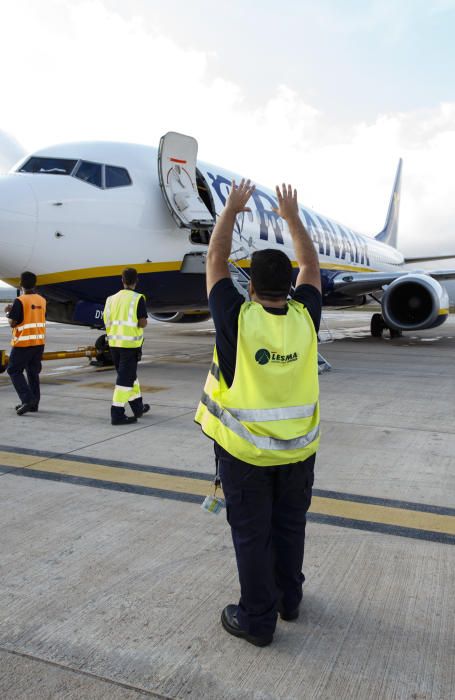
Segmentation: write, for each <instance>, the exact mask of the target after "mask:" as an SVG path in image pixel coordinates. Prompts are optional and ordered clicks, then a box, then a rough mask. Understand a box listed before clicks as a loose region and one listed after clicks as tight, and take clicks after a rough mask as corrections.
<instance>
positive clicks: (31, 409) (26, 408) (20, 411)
mask: <svg viewBox="0 0 455 700" xmlns="http://www.w3.org/2000/svg"><path fill="white" fill-rule="evenodd" d="M37 410H38V409H37V408H36V404H35V403H21V404H20V405H19V406H17V407H16V413H17V415H18V416H23V415H24V413H35V412H36V411H37Z"/></svg>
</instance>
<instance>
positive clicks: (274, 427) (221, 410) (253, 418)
mask: <svg viewBox="0 0 455 700" xmlns="http://www.w3.org/2000/svg"><path fill="white" fill-rule="evenodd" d="M317 357H318V356H317V335H316V331H315V329H314V325H313V321H312V320H311V317H310V314H309V313H308V311H307V309H306V308H305V306H304V305H303V304H301V303H300V302H297V301H294V300H292V301H290V302H289V303H288V311H287V314H286V315H276V314H271V313H269V312H267V311H266V310H265V309H264V308H263V307H262V306H261V304H258V303H257V302H245V303H244V304H242V307H241V309H240V315H239V320H238V341H237V356H236V365H235V375H234V381H233V383H232V386H231V387H228V386H227V384H226V382H225V380H224V377H223V374H222V372H221V371H220V368H219V365H218V357H217V352H216V348H215V350H214V354H213V363H212V367H211V369H210V371H209V374H208V376H207V381H206V383H205V387H204V391H203V394H202V398H201V401H200V403H199V406H198V409H197V412H196V416H195V421H196V422H197V423H199V424H200V426H201V428H202V430H203V432H204V433H205V434H206V435H208V436H209V437H211V438H212V439H213V440H215V441H216V442H217V443H218V444H219V445H221V447H223V448H224V449H225V450H226V451H227V452H229V454H231V455H233V456H234V457H236V458H237V459H241V460H243V461H244V462H248V463H249V464H254V465H257V466H259V467H269V466H276V465H279V464H289V463H292V462H300V461H303V460H305V459H307V458H308V457H310V456H311V455H312V454H314V453H315V452H316V451H317V449H318V446H319V381H318V361H317Z"/></svg>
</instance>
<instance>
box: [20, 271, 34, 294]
mask: <svg viewBox="0 0 455 700" xmlns="http://www.w3.org/2000/svg"><path fill="white" fill-rule="evenodd" d="M35 286H36V275H35V274H34V273H33V272H23V273H22V275H21V287H22V288H23V289H25V291H26V292H29V291H30V290H31V289H33V288H34V287H35Z"/></svg>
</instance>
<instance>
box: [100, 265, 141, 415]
mask: <svg viewBox="0 0 455 700" xmlns="http://www.w3.org/2000/svg"><path fill="white" fill-rule="evenodd" d="M137 280H138V275H137V271H136V270H135V269H134V268H133V267H128V268H126V269H125V270H123V273H122V283H123V289H122V290H121V291H119V292H117V294H114V295H113V296H110V297H108V298H107V299H106V304H105V307H104V325H105V327H106V333H107V340H108V343H109V347H110V351H111V355H112V359H113V361H114V365H115V369H116V370H117V380H116V384H115V388H114V396H113V398H112V406H111V422H112V425H127V424H129V423H135V422H136V421H137V419H138V418H140V417H141V416H143V415H144V413H147V412H148V411H149V410H150V406H149V404H147V403H143V401H142V395H141V388H140V386H139V380H138V378H137V363H138V362H139V360H140V358H141V355H142V344H143V342H144V328H145V327H146V325H147V307H146V305H145V298H144V296H143V295H142V294H138V293H137V292H136V291H135V289H136V285H137ZM128 403H129V405H130V407H131V410H132V411H133V415H132V416H127V415H126V413H125V407H126V405H127V404H128Z"/></svg>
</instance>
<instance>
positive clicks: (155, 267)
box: [4, 260, 377, 313]
mask: <svg viewBox="0 0 455 700" xmlns="http://www.w3.org/2000/svg"><path fill="white" fill-rule="evenodd" d="M236 265H238V266H239V267H246V268H248V267H250V261H249V260H240V261H239V262H237V263H236ZM292 265H293V267H298V265H297V263H296V262H295V260H294V261H292ZM125 267H134V268H136V270H137V271H138V272H139V273H141V272H172V271H175V270H177V271H178V270H180V268H181V267H182V261H181V260H170V261H167V262H150V263H130V264H128V265H126V264H123V265H108V266H103V267H85V268H81V269H78V270H64V271H62V272H50V273H47V274H39V275H38V277H39V280H38V281H39V284H40V285H44V284H58V283H60V282H74V281H76V280H86V279H96V278H97V277H115V276H116V275H119V276H120V275H121V274H122V271H123V270H124V269H125ZM320 267H321V269H324V270H344V271H348V272H377V270H375V269H374V268H372V267H361V266H360V265H342V264H339V263H329V262H328V263H325V262H321V263H320ZM4 281H5V282H7V283H8V284H11V285H12V286H13V287H17V286H18V285H19V282H20V280H19V278H18V277H9V278H5V279H4ZM198 313H199V312H198ZM200 313H204V312H200Z"/></svg>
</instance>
